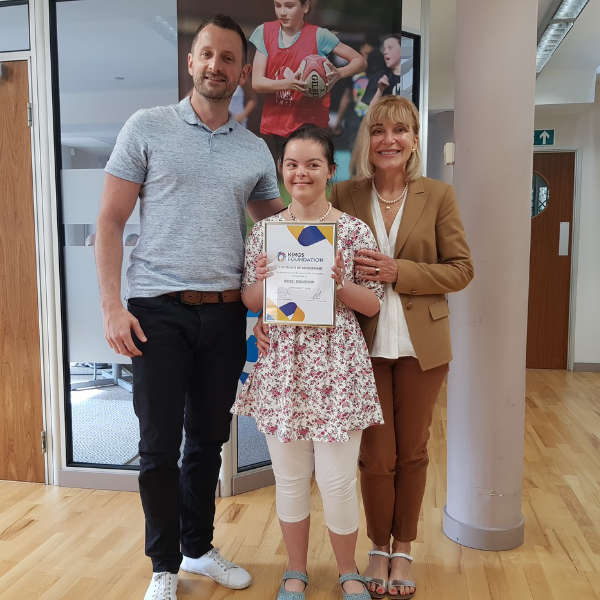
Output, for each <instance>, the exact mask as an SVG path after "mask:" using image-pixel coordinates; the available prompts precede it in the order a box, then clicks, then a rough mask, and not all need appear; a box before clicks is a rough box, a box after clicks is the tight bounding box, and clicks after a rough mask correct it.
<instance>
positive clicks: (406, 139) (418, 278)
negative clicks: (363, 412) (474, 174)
mask: <svg viewBox="0 0 600 600" xmlns="http://www.w3.org/2000/svg"><path fill="white" fill-rule="evenodd" d="M350 168H351V171H352V173H353V176H354V179H352V180H350V181H345V182H343V183H339V184H337V185H336V186H334V188H333V192H332V194H331V197H330V201H331V203H332V204H333V206H334V207H336V208H339V209H340V210H342V211H343V212H347V213H349V214H351V215H354V216H356V217H358V218H359V219H361V220H362V221H364V222H365V223H367V224H368V225H369V227H370V228H371V230H372V231H373V233H374V235H375V238H376V239H377V243H378V246H379V250H380V252H375V251H371V250H365V251H363V252H362V256H361V257H359V258H358V259H357V260H356V262H357V263H358V266H357V267H356V268H358V269H360V270H361V271H363V273H364V274H365V277H366V278H370V279H372V280H375V281H383V282H385V294H386V295H385V299H384V301H383V305H382V308H381V312H380V313H379V314H378V315H376V316H375V317H364V316H362V315H357V316H358V317H359V321H360V323H361V327H362V330H363V334H364V336H365V339H366V341H367V345H368V346H369V350H370V352H371V360H372V364H373V370H374V372H375V380H376V383H377V390H378V394H379V398H380V401H381V406H382V411H383V418H384V421H385V424H384V425H381V426H375V427H370V428H368V429H366V430H365V431H364V432H363V437H362V443H361V452H360V461H359V467H360V473H361V490H362V496H363V501H364V506H365V513H366V518H367V535H368V536H369V538H370V539H371V541H372V542H373V550H371V551H370V552H369V566H368V568H367V570H366V572H365V575H366V580H367V581H368V582H369V584H368V587H369V591H370V593H371V596H372V597H373V598H383V597H384V596H385V594H386V592H387V593H388V595H390V596H391V597H396V596H397V597H398V598H411V597H412V596H413V595H414V593H415V590H416V586H415V582H414V581H413V580H412V575H411V562H412V557H411V556H410V547H411V542H412V541H413V540H414V539H415V538H416V536H417V523H418V518H419V511H420V508H421V503H422V500H423V493H424V490H425V479H426V472H427V464H428V462H429V459H428V456H427V441H428V439H429V427H430V425H431V420H432V414H433V407H434V404H435V400H436V398H437V395H438V393H439V390H440V387H441V385H442V382H443V380H444V377H445V375H446V373H447V371H448V363H449V362H450V360H452V351H451V347H450V329H449V323H448V317H449V313H450V311H449V309H448V303H447V301H446V294H447V293H448V292H457V291H459V290H461V289H463V288H464V287H466V285H467V284H468V283H469V282H470V281H471V279H472V278H473V262H472V260H471V255H470V251H469V246H468V245H467V241H466V239H465V233H464V229H463V225H462V221H461V218H460V214H459V212H458V205H457V203H456V197H455V195H454V190H453V188H452V186H450V185H447V184H445V183H442V182H440V181H436V180H433V179H428V178H426V177H421V171H422V166H421V157H420V152H419V115H418V112H417V109H416V108H415V106H414V105H413V104H412V103H411V102H410V101H408V100H406V99H405V98H400V97H398V96H385V97H384V98H382V99H381V100H379V101H378V102H377V103H375V104H374V105H373V106H372V107H371V108H370V110H369V112H368V113H367V115H366V116H365V117H364V119H363V121H362V124H361V126H360V129H359V132H358V135H357V140H356V144H355V147H354V151H353V153H352V160H351V163H350ZM388 581H389V583H388Z"/></svg>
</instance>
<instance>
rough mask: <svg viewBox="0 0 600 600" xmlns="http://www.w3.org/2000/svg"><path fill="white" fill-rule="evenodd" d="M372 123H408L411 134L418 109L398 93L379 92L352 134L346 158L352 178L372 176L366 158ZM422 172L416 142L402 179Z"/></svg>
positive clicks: (371, 177)
mask: <svg viewBox="0 0 600 600" xmlns="http://www.w3.org/2000/svg"><path fill="white" fill-rule="evenodd" d="M375 123H393V124H394V125H396V124H401V125H404V126H406V127H410V128H411V129H412V131H413V132H414V134H415V135H417V136H418V135H419V111H418V110H417V107H416V106H415V105H414V104H413V103H412V102H411V101H410V100H407V99H406V98H402V97H400V96H383V98H380V99H379V100H378V101H377V102H375V104H373V106H371V107H370V108H369V110H368V111H367V114H366V115H365V116H364V118H363V120H362V123H361V124H360V127H359V129H358V134H357V135H356V142H355V143H354V149H353V150H352V157H351V158H350V174H351V175H352V179H373V177H375V168H374V167H373V163H371V161H370V160H369V145H370V141H371V127H372V126H373V125H374V124H375ZM422 174H423V161H422V158H421V149H420V148H419V144H418V143H417V147H416V148H415V151H414V152H413V153H412V154H411V156H410V157H409V159H408V161H407V163H406V182H407V183H408V182H409V181H414V180H415V179H418V178H419V177H421V175H422Z"/></svg>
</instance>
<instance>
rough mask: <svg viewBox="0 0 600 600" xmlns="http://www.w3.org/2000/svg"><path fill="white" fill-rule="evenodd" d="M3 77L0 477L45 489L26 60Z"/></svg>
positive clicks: (7, 65) (0, 136)
mask: <svg viewBox="0 0 600 600" xmlns="http://www.w3.org/2000/svg"><path fill="white" fill-rule="evenodd" d="M3 64H4V73H3V77H2V79H0V207H1V209H2V216H1V218H0V334H1V335H0V479H11V480H14V481H32V482H40V483H42V482H43V481H44V479H45V474H44V455H43V454H42V447H41V437H40V436H41V432H42V423H43V419H42V383H41V368H40V332H39V321H38V319H39V312H38V295H37V271H36V253H35V228H34V212H33V178H32V166H31V130H30V128H29V126H28V124H27V102H28V101H29V76H28V65H27V62H26V61H15V62H5V63H3Z"/></svg>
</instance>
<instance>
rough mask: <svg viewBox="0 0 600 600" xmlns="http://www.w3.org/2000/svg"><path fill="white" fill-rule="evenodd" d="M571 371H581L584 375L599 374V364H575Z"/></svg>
mask: <svg viewBox="0 0 600 600" xmlns="http://www.w3.org/2000/svg"><path fill="white" fill-rule="evenodd" d="M573 371H582V372H584V373H600V363H575V364H574V365H573Z"/></svg>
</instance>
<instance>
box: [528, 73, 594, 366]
mask: <svg viewBox="0 0 600 600" xmlns="http://www.w3.org/2000/svg"><path fill="white" fill-rule="evenodd" d="M535 128H536V129H545V128H553V129H554V130H555V138H554V145H555V147H556V149H562V148H565V149H573V148H577V149H578V150H579V157H580V160H581V180H580V182H578V183H580V206H579V219H578V221H579V243H578V245H577V249H576V251H577V261H578V264H577V273H576V277H577V279H576V281H577V288H576V299H575V347H574V361H575V363H576V364H577V363H596V364H598V365H600V312H599V311H598V305H599V304H600V266H599V260H598V259H599V257H600V235H599V233H600V176H599V175H598V173H599V171H600V84H597V85H596V101H595V103H594V104H592V105H590V107H589V108H587V109H586V110H584V111H583V112H581V113H580V114H575V115H547V114H544V115H539V114H536V118H535ZM576 185H577V184H576Z"/></svg>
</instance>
